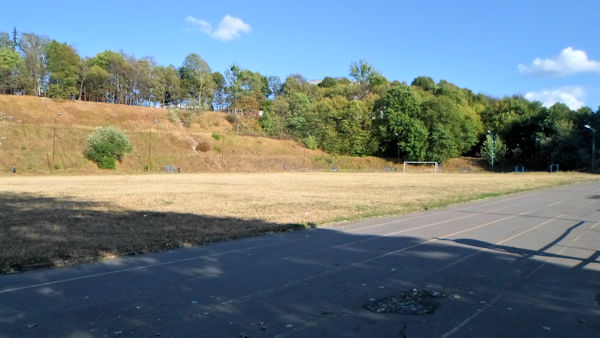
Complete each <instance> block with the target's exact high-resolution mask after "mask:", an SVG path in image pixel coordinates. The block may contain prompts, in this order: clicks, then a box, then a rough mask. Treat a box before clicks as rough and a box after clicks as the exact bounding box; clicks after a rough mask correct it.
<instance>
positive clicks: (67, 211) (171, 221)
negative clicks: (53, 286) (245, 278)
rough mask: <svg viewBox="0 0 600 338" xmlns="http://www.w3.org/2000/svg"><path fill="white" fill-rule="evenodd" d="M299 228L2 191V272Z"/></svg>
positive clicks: (0, 228) (141, 252) (0, 256)
mask: <svg viewBox="0 0 600 338" xmlns="http://www.w3.org/2000/svg"><path fill="white" fill-rule="evenodd" d="M303 228H304V226H303V225H300V224H278V223H270V222H264V221H261V220H257V219H240V218H234V217H212V216H204V215H196V214H189V213H174V212H154V211H131V210H124V209H122V208H119V207H115V206H114V205H111V204H109V203H97V202H89V201H77V200H71V199H58V198H50V197H39V196H33V195H29V194H14V193H0V238H2V245H1V246H0V273H7V272H16V271H25V270H34V269H41V268H52V267H60V266H68V265H73V264H79V263H85V262H92V261H98V260H102V259H105V258H111V257H118V256H129V255H138V254H143V253H147V252H153V251H163V250H168V249H173V248H179V247H188V246H196V245H202V244H205V243H209V242H215V241H225V240H230V239H235V238H241V237H248V236H255V235H260V234H264V233H268V232H277V231H285V230H292V229H303Z"/></svg>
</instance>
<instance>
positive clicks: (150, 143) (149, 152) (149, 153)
mask: <svg viewBox="0 0 600 338" xmlns="http://www.w3.org/2000/svg"><path fill="white" fill-rule="evenodd" d="M155 124H158V121H157V120H154V122H152V126H151V127H150V139H149V140H148V165H147V166H146V168H147V170H148V171H150V155H151V152H152V128H154V125H155Z"/></svg>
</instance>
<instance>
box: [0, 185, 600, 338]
mask: <svg viewBox="0 0 600 338" xmlns="http://www.w3.org/2000/svg"><path fill="white" fill-rule="evenodd" d="M0 203H2V204H0V205H1V207H0V208H1V209H0V215H1V217H2V224H4V223H5V220H7V221H10V223H9V226H6V227H5V226H4V225H3V229H4V228H6V229H8V230H2V231H7V233H10V231H13V232H15V230H14V228H24V227H25V228H26V230H23V231H21V232H15V233H17V234H18V235H15V234H14V233H13V234H10V235H11V236H12V237H11V240H15V241H22V243H23V244H24V245H36V246H40V245H42V244H41V243H42V242H45V241H48V242H49V243H50V244H49V245H47V246H43V248H44V249H49V250H55V252H60V251H59V250H56V249H53V246H57V247H60V246H62V245H65V244H64V243H65V241H66V239H64V237H70V236H76V239H75V240H76V241H84V245H81V247H85V246H89V248H87V249H86V250H89V251H82V252H83V253H86V254H87V253H89V252H95V253H96V254H95V256H94V259H100V258H102V257H103V256H102V254H103V252H105V251H104V249H99V245H96V246H94V245H93V244H92V243H95V242H98V243H100V242H102V243H103V244H102V245H105V246H110V245H111V244H110V241H109V239H110V238H113V239H114V237H115V236H117V235H118V236H119V237H121V236H129V237H131V238H127V239H126V240H125V241H123V242H121V240H120V239H119V240H118V241H117V242H119V243H121V244H119V245H114V244H112V246H110V247H109V248H108V249H109V250H121V251H120V252H122V253H123V254H137V253H143V252H146V251H145V250H148V249H147V248H148V247H151V245H152V243H156V246H155V247H157V248H159V249H160V248H161V247H160V245H165V249H169V248H175V247H176V246H175V245H174V244H175V243H176V244H177V246H181V245H185V244H186V243H189V244H190V245H191V244H192V243H196V244H202V243H207V242H208V241H211V239H212V241H216V240H220V239H228V238H230V237H227V236H224V235H223V234H222V232H223V231H222V230H223V229H222V227H223V226H231V224H233V228H232V229H235V230H237V231H238V236H249V235H252V234H254V233H265V232H271V231H276V230H284V229H288V228H289V227H291V228H295V227H297V226H293V225H290V226H286V225H281V224H271V223H268V222H262V221H254V220H241V219H235V218H215V217H204V216H198V215H190V214H177V213H143V212H131V211H123V210H116V211H115V210H104V209H102V208H108V207H110V206H107V205H98V204H93V203H86V202H77V201H70V200H57V199H46V198H37V197H33V196H25V195H19V196H15V195H10V194H3V195H0ZM7 204H9V205H7ZM30 212H31V213H32V214H31V215H30V216H28V214H29V213H30ZM68 217H71V218H72V219H74V220H76V221H65V220H64V219H68ZM79 223H82V224H79ZM230 223H231V224H230ZM583 224H584V223H583V222H575V223H573V224H572V225H570V226H568V227H566V228H565V230H564V231H563V232H562V233H560V234H557V236H556V238H554V239H553V240H551V241H549V242H548V243H546V244H543V245H542V246H541V247H540V249H537V250H533V249H527V248H519V247H510V246H508V245H495V244H493V243H491V242H488V241H485V240H482V239H466V238H459V239H453V240H441V239H436V238H426V237H423V238H420V237H411V236H382V235H378V234H376V233H364V232H363V233H360V231H354V232H353V231H352V229H351V228H350V229H349V230H346V231H340V230H337V229H328V228H317V229H312V230H308V231H290V232H284V233H279V234H275V235H273V236H262V237H254V238H247V239H243V240H236V241H227V242H220V243H210V244H207V245H201V246H198V247H189V248H181V249H177V250H169V251H168V252H162V253H151V254H146V255H139V256H136V257H126V258H123V259H116V260H110V261H105V262H102V263H100V264H81V265H77V266H75V267H73V268H71V269H46V270H41V271H32V272H27V273H22V274H10V275H4V276H0V332H5V333H6V334H7V336H28V335H29V336H32V335H33V336H35V335H41V334H42V332H43V334H44V335H46V336H72V335H79V336H120V335H130V336H157V335H159V334H160V335H161V336H207V337H210V336H236V337H237V336H240V335H246V336H252V337H255V336H256V337H262V336H279V335H281V336H289V335H292V336H303V337H313V336H317V337H318V336H339V337H365V336H373V337H379V336H395V335H398V334H399V333H400V332H402V334H405V335H407V336H427V337H429V336H442V335H443V334H444V333H446V332H449V331H450V330H452V329H453V328H455V327H458V326H460V325H461V323H462V322H463V321H464V320H465V318H471V316H473V318H474V319H473V320H472V321H470V322H469V323H468V325H466V326H465V327H464V331H459V332H458V334H457V335H458V336H461V335H462V334H463V333H464V334H465V335H467V336H468V335H471V336H498V335H501V336H541V335H543V334H544V333H546V331H545V329H544V328H543V327H546V326H547V327H550V326H551V330H552V331H551V332H552V334H553V335H556V336H577V337H594V336H595V335H596V334H597V328H598V327H600V318H599V317H598V314H599V313H600V309H599V308H598V305H599V304H597V303H596V299H600V296H599V294H600V272H599V271H598V269H597V268H596V269H594V268H590V266H592V265H594V264H596V265H597V264H599V261H598V257H599V256H600V254H599V252H598V250H595V249H594V250H592V251H593V254H592V255H589V256H588V257H586V258H581V257H579V258H578V257H576V256H573V255H569V254H554V253H549V252H547V251H548V249H550V248H551V247H555V246H557V245H563V244H564V243H562V242H563V241H565V239H566V237H567V236H569V235H572V234H573V231H575V230H581V227H582V226H583ZM588 224H589V223H588ZM54 226H59V227H60V229H62V232H60V231H58V230H55V229H54ZM63 227H64V228H65V229H63ZM153 227H165V228H166V230H167V231H162V232H160V233H157V232H153V231H155V230H153V229H152V228H153ZM81 228H83V229H87V230H86V231H87V232H86V231H84V230H82V229H81ZM180 228H181V229H180ZM199 228H200V229H201V230H202V232H200V230H199ZM11 229H12V230H11ZM60 229H59V230H60ZM211 229H212V230H211ZM209 230H211V231H209ZM119 231H120V232H119ZM219 231H220V232H219ZM57 232H58V233H59V234H58V235H57V234H56V233H57ZM33 234H35V235H33ZM3 235H4V234H3ZM158 235H160V236H163V237H160V238H159V239H156V240H155V241H154V242H153V241H152V238H156V237H157V236H158ZM86 236H90V237H89V238H86ZM91 236H93V237H91ZM194 236H196V237H194ZM2 240H3V242H2V243H3V244H4V243H6V242H4V236H3V237H2ZM104 241H106V242H104ZM113 241H114V240H113ZM67 243H70V242H67ZM149 243H150V244H149ZM165 243H166V244H165ZM588 249H589V248H588ZM592 249H593V248H592ZM2 250H4V249H2ZM82 250H83V249H82ZM128 250H129V251H128ZM589 250H591V249H589ZM53 255H54V257H56V256H58V254H53ZM580 256H582V255H580ZM69 259H71V258H69ZM553 260H556V261H557V262H558V261H560V260H570V261H573V260H574V261H575V263H573V264H570V265H565V264H561V263H557V262H555V261H553ZM54 266H55V265H54ZM424 287H433V288H435V289H438V290H441V291H443V292H444V293H445V294H446V297H445V298H443V299H440V300H439V303H440V304H439V309H438V310H437V311H436V312H435V313H433V314H432V315H430V316H427V317H423V316H409V315H401V314H394V313H375V312H371V311H369V310H367V309H365V305H366V304H369V303H370V302H372V301H376V300H381V299H384V298H386V297H390V296H394V295H397V294H400V293H402V292H406V291H410V290H413V288H424ZM474 314H476V315H474ZM461 327H462V326H461ZM0 336H2V334H1V333H0Z"/></svg>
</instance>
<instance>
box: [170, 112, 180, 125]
mask: <svg viewBox="0 0 600 338" xmlns="http://www.w3.org/2000/svg"><path fill="white" fill-rule="evenodd" d="M169 121H171V123H173V124H176V125H178V124H179V123H180V122H181V121H180V120H179V114H177V110H175V109H169Z"/></svg>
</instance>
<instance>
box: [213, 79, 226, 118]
mask: <svg viewBox="0 0 600 338" xmlns="http://www.w3.org/2000/svg"><path fill="white" fill-rule="evenodd" d="M212 81H213V83H214V86H215V89H214V92H213V96H214V98H213V110H223V108H225V100H226V96H225V94H226V89H227V81H225V77H224V76H223V74H221V73H219V72H214V73H212Z"/></svg>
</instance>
